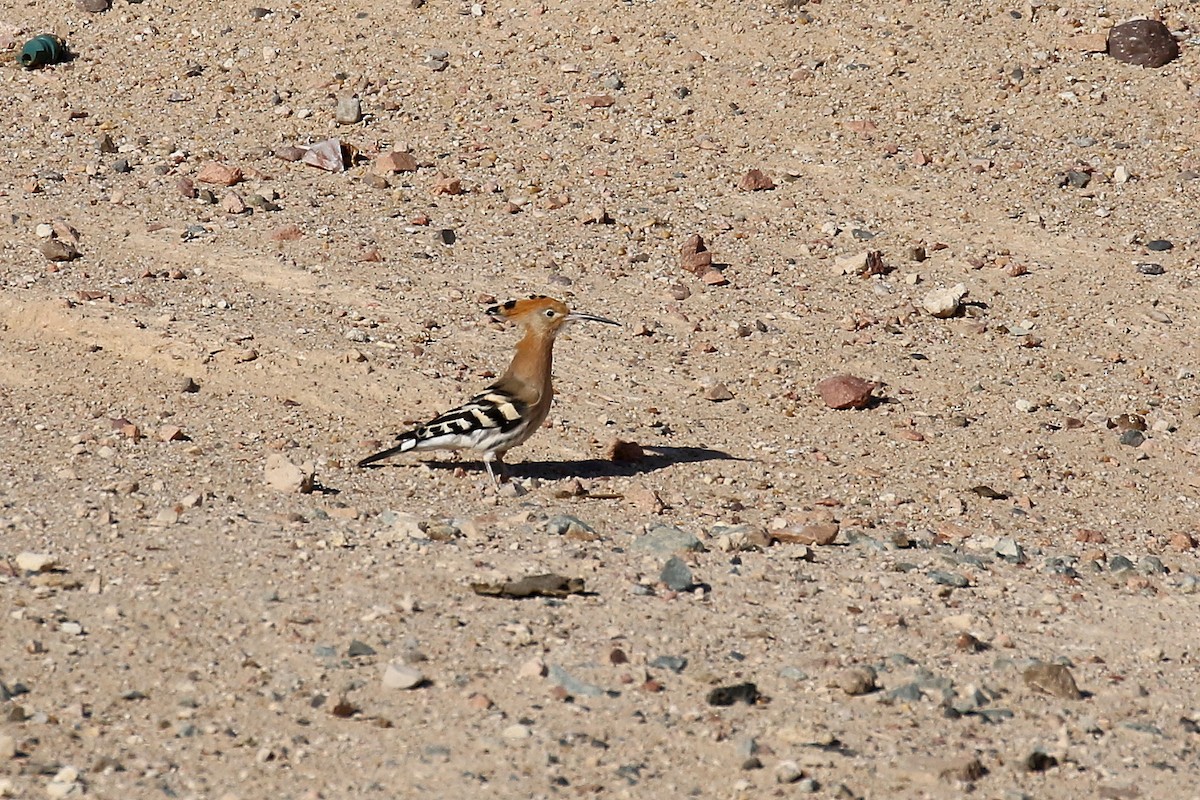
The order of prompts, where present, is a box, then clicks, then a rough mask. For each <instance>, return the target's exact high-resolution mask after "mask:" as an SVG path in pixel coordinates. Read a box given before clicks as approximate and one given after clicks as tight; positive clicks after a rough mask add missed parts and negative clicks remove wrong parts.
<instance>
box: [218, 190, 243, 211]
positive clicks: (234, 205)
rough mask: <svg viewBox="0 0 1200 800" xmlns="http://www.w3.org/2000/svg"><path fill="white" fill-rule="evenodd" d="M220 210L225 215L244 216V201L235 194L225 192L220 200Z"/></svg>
mask: <svg viewBox="0 0 1200 800" xmlns="http://www.w3.org/2000/svg"><path fill="white" fill-rule="evenodd" d="M221 210H222V211H224V212H225V213H226V214H245V213H246V201H245V200H243V199H242V196H241V195H240V194H238V193H237V192H227V193H226V194H225V196H224V197H222V198H221Z"/></svg>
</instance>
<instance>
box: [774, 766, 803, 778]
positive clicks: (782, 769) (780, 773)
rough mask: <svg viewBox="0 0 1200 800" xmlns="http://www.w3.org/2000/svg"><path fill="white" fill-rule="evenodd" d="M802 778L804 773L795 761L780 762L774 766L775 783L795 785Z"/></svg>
mask: <svg viewBox="0 0 1200 800" xmlns="http://www.w3.org/2000/svg"><path fill="white" fill-rule="evenodd" d="M803 777H804V771H803V770H801V769H800V766H799V765H798V764H797V763H796V762H795V761H780V762H779V763H778V764H776V765H775V782H776V783H796V782H798V781H799V780H800V779H801V778H803Z"/></svg>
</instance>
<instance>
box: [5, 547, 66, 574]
mask: <svg viewBox="0 0 1200 800" xmlns="http://www.w3.org/2000/svg"><path fill="white" fill-rule="evenodd" d="M15 560H16V562H17V569H19V570H21V571H23V572H33V573H36V572H50V571H51V570H53V569H55V568H57V567H58V559H56V558H55V557H54V556H52V555H49V554H47V553H30V552H23V553H17V557H16V559H15Z"/></svg>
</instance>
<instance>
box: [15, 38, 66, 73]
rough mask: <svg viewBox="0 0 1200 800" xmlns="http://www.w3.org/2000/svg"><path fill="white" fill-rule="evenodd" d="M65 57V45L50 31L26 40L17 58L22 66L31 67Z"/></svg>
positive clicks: (51, 62)
mask: <svg viewBox="0 0 1200 800" xmlns="http://www.w3.org/2000/svg"><path fill="white" fill-rule="evenodd" d="M66 57H67V46H66V45H65V44H63V42H62V39H59V38H58V37H57V36H55V35H54V34H52V33H43V34H42V35H41V36H35V37H33V38H32V39H30V40H29V41H28V42H26V43H25V46H24V47H22V48H21V55H20V56H19V57H18V58H19V59H20V61H21V66H22V67H24V68H25V69H33V68H34V67H40V66H42V65H43V64H53V63H55V62H58V61H62V60H63V59H65V58H66Z"/></svg>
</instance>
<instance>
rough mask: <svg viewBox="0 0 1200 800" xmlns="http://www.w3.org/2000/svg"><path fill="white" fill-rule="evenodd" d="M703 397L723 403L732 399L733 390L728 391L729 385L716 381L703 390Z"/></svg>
mask: <svg viewBox="0 0 1200 800" xmlns="http://www.w3.org/2000/svg"><path fill="white" fill-rule="evenodd" d="M704 399H705V400H711V401H712V402H714V403H723V402H725V401H726V400H732V399H733V392H731V391H729V387H728V386H726V385H725V384H723V383H717V384H713V385H712V386H710V387H708V388H707V389H705V390H704Z"/></svg>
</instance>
